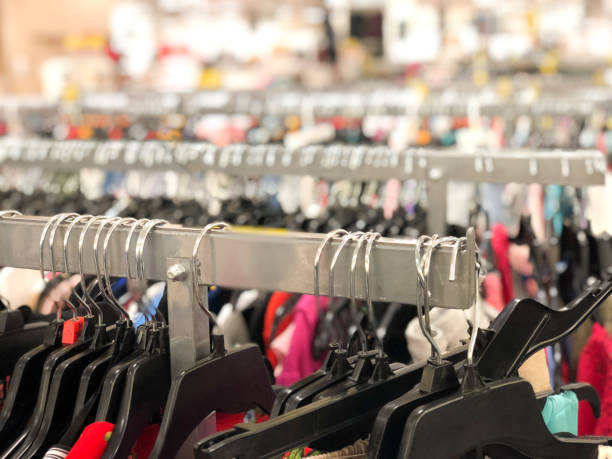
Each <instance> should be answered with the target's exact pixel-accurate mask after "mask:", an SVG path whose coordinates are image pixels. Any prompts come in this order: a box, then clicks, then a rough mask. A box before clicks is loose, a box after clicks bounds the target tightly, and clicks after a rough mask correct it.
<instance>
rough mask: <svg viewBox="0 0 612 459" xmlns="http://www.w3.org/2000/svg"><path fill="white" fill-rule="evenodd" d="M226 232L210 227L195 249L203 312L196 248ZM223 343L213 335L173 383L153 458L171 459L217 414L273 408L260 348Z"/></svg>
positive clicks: (223, 226)
mask: <svg viewBox="0 0 612 459" xmlns="http://www.w3.org/2000/svg"><path fill="white" fill-rule="evenodd" d="M226 228H228V225H227V224H225V223H210V224H208V225H207V226H205V227H204V229H203V230H202V231H201V233H200V235H199V237H198V238H197V239H196V242H195V245H194V249H193V254H194V255H193V259H192V271H193V272H192V277H193V279H194V285H193V289H194V296H195V301H196V302H197V305H196V307H200V308H202V310H204V311H205V312H206V311H207V308H206V304H205V303H204V302H203V300H202V299H201V297H200V295H199V293H195V292H196V291H198V288H197V286H196V285H195V279H198V278H199V272H198V260H197V253H198V249H199V244H200V242H201V241H202V239H203V237H204V236H205V235H206V233H207V232H208V231H210V230H213V229H226ZM209 316H210V313H209ZM213 323H214V319H213ZM223 340H224V338H223V336H221V335H213V336H212V337H211V344H212V349H211V351H212V353H211V354H210V355H209V356H208V357H206V358H205V359H203V360H202V361H200V362H197V363H196V364H195V365H194V366H193V367H191V368H188V369H186V370H183V371H182V372H181V373H179V375H178V376H177V377H176V378H175V379H174V380H173V381H172V385H171V387H170V393H169V395H168V400H167V402H166V406H165V409H164V416H163V419H162V423H161V427H160V432H159V434H158V436H157V440H156V442H155V445H154V447H153V451H152V452H151V457H152V458H165V457H173V456H174V455H175V454H176V452H177V451H178V450H179V448H180V447H181V446H182V444H183V443H184V441H185V440H186V439H187V437H188V436H189V434H190V433H191V432H192V431H193V430H194V429H195V428H196V427H197V426H198V425H199V424H200V422H201V421H202V420H203V419H204V418H205V417H206V416H208V415H209V414H210V413H211V412H213V411H215V410H221V411H226V412H241V411H246V410H249V409H251V408H255V407H257V406H259V407H261V408H263V409H264V410H265V411H267V412H269V411H270V409H271V408H272V404H273V402H274V397H275V394H274V391H273V389H272V385H271V381H270V379H269V376H268V370H267V368H266V366H265V363H264V359H263V356H262V355H261V351H260V350H259V347H258V346H257V345H254V344H252V345H247V346H243V347H241V348H239V349H236V350H231V351H229V352H228V351H226V350H225V347H224V341H223ZM220 382H222V383H220Z"/></svg>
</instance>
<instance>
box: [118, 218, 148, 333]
mask: <svg viewBox="0 0 612 459" xmlns="http://www.w3.org/2000/svg"><path fill="white" fill-rule="evenodd" d="M150 221H151V220H149V219H148V218H141V219H140V220H135V221H134V222H133V223H132V225H131V226H130V230H129V231H128V235H127V237H126V239H125V246H124V249H123V250H124V255H125V264H126V281H128V282H129V280H130V279H135V277H134V276H132V271H131V269H130V248H131V244H132V237H133V236H134V232H135V231H136V229H138V228H139V227H141V226H145V225H146V224H147V223H149V222H150ZM143 316H144V318H145V322H146V323H147V324H148V323H150V322H151V319H150V318H149V316H148V315H147V314H143Z"/></svg>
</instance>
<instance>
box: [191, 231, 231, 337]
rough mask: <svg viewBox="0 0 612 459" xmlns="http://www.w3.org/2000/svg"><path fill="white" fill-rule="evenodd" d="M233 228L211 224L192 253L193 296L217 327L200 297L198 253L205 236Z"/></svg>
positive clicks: (194, 245) (200, 235)
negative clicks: (212, 232) (214, 231)
mask: <svg viewBox="0 0 612 459" xmlns="http://www.w3.org/2000/svg"><path fill="white" fill-rule="evenodd" d="M231 228H232V226H231V225H230V224H229V223H225V222H213V223H209V224H208V225H206V226H205V227H204V228H203V229H202V231H200V234H199V235H198V238H197V239H196V241H195V243H194V244H193V251H192V253H191V277H192V279H191V280H192V288H193V296H194V298H195V300H196V302H197V303H198V306H200V309H202V311H204V313H205V314H206V315H207V316H208V318H209V319H210V321H211V322H212V324H213V325H217V321H216V320H215V317H214V315H213V314H212V312H210V311H209V310H208V308H206V307H205V306H204V301H203V300H202V297H201V296H200V286H199V285H198V279H199V278H200V262H199V260H198V252H199V250H200V244H201V242H202V239H203V238H204V236H206V234H207V233H208V232H209V231H212V230H223V231H225V230H229V229H231Z"/></svg>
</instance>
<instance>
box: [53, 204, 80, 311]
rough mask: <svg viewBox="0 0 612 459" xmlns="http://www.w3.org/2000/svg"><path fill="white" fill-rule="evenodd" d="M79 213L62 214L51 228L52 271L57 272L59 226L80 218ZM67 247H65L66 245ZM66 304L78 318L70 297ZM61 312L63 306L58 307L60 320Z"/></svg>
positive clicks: (66, 271) (66, 270)
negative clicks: (56, 236)
mask: <svg viewBox="0 0 612 459" xmlns="http://www.w3.org/2000/svg"><path fill="white" fill-rule="evenodd" d="M78 217H79V214H77V213H65V214H62V215H61V216H60V217H59V218H58V219H57V220H56V221H55V224H54V225H53V228H51V233H50V235H49V254H50V255H51V272H53V273H55V272H56V269H55V253H54V250H53V249H54V248H55V233H56V232H57V229H58V228H59V226H60V225H61V224H62V223H63V222H64V221H66V220H68V219H70V218H72V219H75V218H78ZM64 248H65V247H64ZM64 272H65V273H66V274H68V265H66V266H65V271H64ZM65 302H66V304H67V305H68V307H69V308H70V310H71V311H72V319H73V320H76V319H77V316H78V314H77V308H76V307H75V306H74V304H72V302H71V301H70V298H67V299H66V301H65ZM61 314H62V307H58V317H57V318H58V320H59V319H60V318H61Z"/></svg>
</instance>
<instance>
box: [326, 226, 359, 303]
mask: <svg viewBox="0 0 612 459" xmlns="http://www.w3.org/2000/svg"><path fill="white" fill-rule="evenodd" d="M362 235H363V231H356V232H352V233H348V234H346V235H345V236H344V237H343V238H342V241H340V245H339V246H338V248H337V249H336V251H335V252H334V256H333V257H332V262H331V265H330V266H329V298H330V300H333V299H334V271H335V270H336V263H337V262H338V258H339V257H340V252H342V249H343V248H344V246H345V245H346V244H347V242H348V241H350V240H351V239H355V238H359V237H361V236H362Z"/></svg>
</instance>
